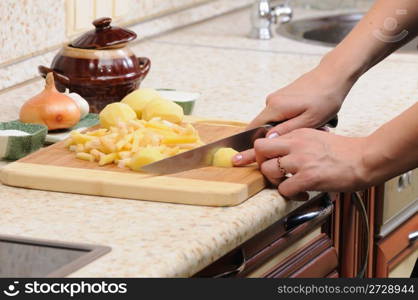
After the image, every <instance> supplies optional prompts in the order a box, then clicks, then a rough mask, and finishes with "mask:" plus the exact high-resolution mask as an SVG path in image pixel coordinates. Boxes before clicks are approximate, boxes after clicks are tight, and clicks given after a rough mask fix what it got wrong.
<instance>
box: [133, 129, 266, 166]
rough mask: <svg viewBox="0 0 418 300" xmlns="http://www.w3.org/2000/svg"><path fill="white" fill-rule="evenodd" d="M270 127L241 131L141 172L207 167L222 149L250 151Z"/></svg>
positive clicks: (165, 160)
mask: <svg viewBox="0 0 418 300" xmlns="http://www.w3.org/2000/svg"><path fill="white" fill-rule="evenodd" d="M271 127H272V125H271V124H267V125H263V126H260V127H256V128H253V129H250V130H247V131H243V132H240V133H238V134H235V135H231V136H229V137H226V138H223V139H221V140H218V141H216V142H213V143H209V144H206V145H204V146H201V147H198V148H195V149H192V150H189V151H186V152H183V153H180V154H177V155H174V156H171V157H169V158H165V159H162V160H159V161H156V162H154V163H151V164H148V165H145V166H143V167H142V168H141V170H142V171H145V172H147V173H153V174H173V173H179V172H183V171H187V170H190V169H196V168H201V167H207V166H210V165H212V157H213V154H214V153H215V152H216V150H218V149H220V148H223V147H230V148H233V149H235V150H237V151H239V152H240V151H244V150H247V149H250V148H252V147H253V144H254V141H255V140H256V139H258V138H263V137H265V135H266V133H267V132H268V130H269V129H270V128H271Z"/></svg>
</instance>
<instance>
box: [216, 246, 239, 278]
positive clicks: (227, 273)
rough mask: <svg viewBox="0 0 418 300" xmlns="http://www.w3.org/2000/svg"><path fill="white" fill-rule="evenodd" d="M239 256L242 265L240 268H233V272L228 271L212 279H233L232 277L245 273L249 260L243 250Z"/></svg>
mask: <svg viewBox="0 0 418 300" xmlns="http://www.w3.org/2000/svg"><path fill="white" fill-rule="evenodd" d="M239 254H240V264H239V265H238V266H232V269H231V270H227V271H225V272H222V273H220V274H216V275H213V276H211V277H212V278H228V277H232V276H234V275H237V274H239V273H241V272H242V271H244V269H245V266H246V264H247V259H246V257H245V253H244V249H241V250H240V252H239Z"/></svg>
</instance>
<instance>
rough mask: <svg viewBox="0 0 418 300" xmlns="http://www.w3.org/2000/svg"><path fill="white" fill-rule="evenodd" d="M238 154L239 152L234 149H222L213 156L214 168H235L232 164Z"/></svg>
mask: <svg viewBox="0 0 418 300" xmlns="http://www.w3.org/2000/svg"><path fill="white" fill-rule="evenodd" d="M237 153H238V151H235V150H234V149H232V148H220V149H219V150H217V151H216V152H215V154H214V155H213V161H212V165H213V166H214V167H223V168H231V167H233V166H234V165H233V164H232V157H233V156H234V155H235V154H237Z"/></svg>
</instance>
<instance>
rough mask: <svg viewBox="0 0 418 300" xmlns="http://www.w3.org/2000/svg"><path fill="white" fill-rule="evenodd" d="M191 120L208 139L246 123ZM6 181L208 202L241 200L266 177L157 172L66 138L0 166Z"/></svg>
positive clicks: (221, 171) (233, 171)
mask: <svg viewBox="0 0 418 300" xmlns="http://www.w3.org/2000/svg"><path fill="white" fill-rule="evenodd" d="M191 120H192V121H193V124H194V126H195V127H196V129H197V130H198V131H199V134H200V136H201V138H202V140H203V141H204V142H206V143H209V142H212V141H215V140H218V139H221V138H223V137H227V136H229V135H232V134H235V133H238V132H240V131H242V130H243V126H244V125H245V124H243V123H238V122H228V121H209V120H206V121H205V120H199V119H191ZM0 180H1V182H2V183H3V184H6V185H11V186H17V187H23V188H30V189H39V190H47V191H58V192H67V193H76V194H87V195H98V196H108V197H118V198H126V199H136V200H150V201H161V202H172V203H183V204H193V205H208V206H233V205H237V204H239V203H241V202H243V201H245V200H246V199H248V198H249V197H251V196H252V195H254V194H255V193H257V192H259V191H260V190H262V189H263V188H264V187H265V180H264V178H263V176H262V175H261V173H260V172H259V171H258V170H257V167H256V166H254V165H253V166H249V167H242V168H217V167H205V168H200V169H194V170H190V171H186V172H181V173H176V174H171V175H165V176H154V175H149V174H146V173H140V172H134V171H131V170H128V169H121V168H118V167H117V166H115V165H113V164H112V165H107V166H103V167H100V166H98V164H97V163H96V162H87V161H83V160H79V159H76V158H75V155H74V153H73V152H70V151H69V150H68V149H66V148H65V147H64V142H59V143H56V144H54V145H52V146H49V147H46V148H43V149H41V150H39V151H37V152H34V153H32V154H30V155H28V156H26V157H25V158H22V159H20V160H18V161H16V162H13V163H10V164H8V165H6V166H5V167H3V168H2V169H1V170H0Z"/></svg>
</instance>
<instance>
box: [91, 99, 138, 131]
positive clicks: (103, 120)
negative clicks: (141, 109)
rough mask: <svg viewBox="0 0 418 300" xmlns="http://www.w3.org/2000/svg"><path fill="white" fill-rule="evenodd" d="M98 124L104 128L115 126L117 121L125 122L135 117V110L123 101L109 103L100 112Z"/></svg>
mask: <svg viewBox="0 0 418 300" xmlns="http://www.w3.org/2000/svg"><path fill="white" fill-rule="evenodd" d="M99 118H100V125H102V127H104V128H108V129H109V128H110V127H112V126H116V125H117V124H118V123H119V122H127V121H130V120H134V119H136V113H135V111H134V110H133V109H132V108H131V107H130V106H129V105H127V104H125V103H120V102H116V103H111V104H108V105H106V107H105V108H104V109H103V110H102V111H101V112H100V114H99Z"/></svg>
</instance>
